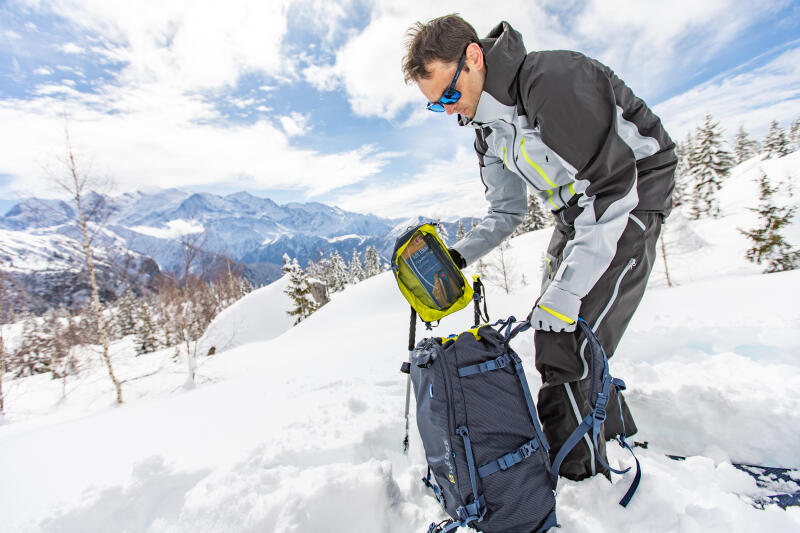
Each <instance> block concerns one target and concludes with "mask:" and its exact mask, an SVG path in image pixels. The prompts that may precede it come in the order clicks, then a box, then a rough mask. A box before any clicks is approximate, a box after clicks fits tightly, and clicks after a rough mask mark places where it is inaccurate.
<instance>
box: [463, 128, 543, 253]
mask: <svg viewBox="0 0 800 533" xmlns="http://www.w3.org/2000/svg"><path fill="white" fill-rule="evenodd" d="M476 133H477V139H476V140H475V150H476V152H477V153H478V159H479V162H480V172H481V180H482V181H483V184H484V186H485V187H486V200H487V201H488V202H489V214H488V215H487V216H486V217H484V219H483V220H481V222H480V224H478V225H477V226H475V227H474V228H473V229H472V231H470V232H469V233H467V235H466V236H464V238H463V239H461V240H460V241H458V242H457V243H456V244H454V245H453V248H454V249H455V250H456V251H457V252H458V253H460V254H461V257H463V258H464V261H465V262H466V263H467V264H468V265H469V264H471V263H473V262H475V261H477V260H478V259H480V258H481V257H483V256H484V255H486V254H487V253H489V252H490V251H491V250H492V249H494V248H495V247H496V246H498V245H499V244H500V243H501V242H503V240H504V239H505V238H506V237H508V236H509V235H511V234H512V233H513V232H514V230H515V229H516V228H517V226H519V225H520V224H521V223H522V220H523V219H524V218H525V212H526V211H527V209H528V196H527V190H526V188H525V182H523V181H522V180H521V179H520V178H519V176H517V175H516V174H514V173H513V172H511V171H510V170H508V169H506V168H505V166H504V165H503V161H502V160H501V159H500V158H498V157H494V156H491V155H489V154H487V150H486V146H485V143H484V142H483V138H482V133H483V132H482V131H481V130H478V131H477V132H476Z"/></svg>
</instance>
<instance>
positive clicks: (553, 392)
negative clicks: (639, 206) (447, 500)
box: [534, 204, 663, 480]
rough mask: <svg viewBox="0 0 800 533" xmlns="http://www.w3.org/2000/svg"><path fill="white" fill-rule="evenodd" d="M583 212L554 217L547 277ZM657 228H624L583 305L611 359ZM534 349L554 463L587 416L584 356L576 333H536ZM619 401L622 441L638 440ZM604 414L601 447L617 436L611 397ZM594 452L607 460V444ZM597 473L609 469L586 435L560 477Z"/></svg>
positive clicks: (648, 223)
mask: <svg viewBox="0 0 800 533" xmlns="http://www.w3.org/2000/svg"><path fill="white" fill-rule="evenodd" d="M581 210H582V208H581V207H579V206H578V205H577V204H575V205H572V206H567V207H565V208H563V209H561V210H560V211H559V212H557V213H556V216H555V219H556V227H555V230H554V232H553V236H552V238H551V240H550V244H549V246H548V249H547V253H548V260H549V261H550V263H551V265H550V266H551V268H550V269H548V268H545V272H546V274H545V275H548V274H547V272H550V271H552V272H556V270H557V269H558V266H559V265H560V263H561V259H562V256H563V252H564V247H565V246H566V244H567V242H569V240H570V239H572V238H573V237H574V235H575V228H574V226H573V223H574V221H575V218H577V216H578V215H579V214H580V212H581ZM662 221H663V216H662V215H661V213H656V212H644V211H640V212H637V211H634V212H633V213H631V215H630V216H629V218H628V225H627V227H626V228H625V231H624V232H623V234H622V236H621V237H620V239H619V242H618V243H617V251H616V254H615V256H614V259H613V260H612V261H611V264H610V265H609V267H608V269H607V270H606V271H605V272H604V273H603V275H602V276H601V277H600V279H599V280H598V281H597V283H596V284H595V285H594V287H593V288H592V290H591V291H590V292H589V294H587V295H586V296H585V297H584V298H583V299H582V300H581V311H580V312H581V316H582V317H583V318H584V320H586V322H587V323H588V324H589V325H590V326H591V327H592V329H593V330H594V332H595V333H596V334H597V336H598V338H599V339H600V342H602V343H603V347H604V348H605V351H606V354H607V355H608V357H609V358H610V357H612V356H613V355H614V351H615V350H616V348H617V345H618V344H619V341H620V339H621V338H622V334H623V333H624V332H625V328H626V327H627V326H628V323H629V322H630V319H631V317H632V316H633V313H634V311H636V308H637V307H638V305H639V302H640V301H641V300H642V296H643V295H644V290H645V287H646V286H647V279H648V278H649V276H650V272H651V270H652V268H653V262H654V260H655V256H656V242H657V240H658V236H659V234H660V232H661V224H662ZM534 346H535V348H536V368H537V370H538V371H539V373H540V374H541V376H542V382H543V383H542V387H541V389H540V390H539V401H538V411H539V417H540V418H541V421H542V427H543V429H544V433H545V436H546V437H547V440H548V441H549V443H550V449H551V453H552V456H551V459H552V458H553V457H555V454H556V453H557V452H558V450H559V449H560V448H561V445H562V444H563V443H564V441H565V440H566V439H567V437H569V435H570V434H571V433H572V431H573V430H574V429H575V428H576V427H578V425H579V424H580V422H581V421H582V420H583V418H584V417H585V416H586V415H587V414H588V413H590V412H591V407H590V405H589V399H588V395H589V380H588V379H587V378H588V376H589V368H588V361H589V360H590V359H589V354H588V349H589V348H588V346H587V345H586V343H585V336H584V335H583V333H582V332H581V330H580V328H576V331H575V332H573V333H566V332H562V333H553V332H549V331H536V332H535V334H534ZM612 375H613V372H612ZM620 396H621V395H620ZM620 399H621V402H620V403H621V405H622V411H623V412H622V415H623V418H624V423H625V433H626V435H628V436H630V435H632V434H634V433H635V432H636V430H637V429H636V424H635V423H634V421H633V417H632V416H631V413H630V410H629V409H628V406H627V404H626V403H625V399H624V398H620ZM607 413H608V416H607V418H606V421H605V423H604V433H605V438H606V439H611V438H613V437H615V436H616V435H618V434H620V433H621V432H622V426H621V422H620V413H619V405H618V402H617V398H616V395H612V397H611V398H609V402H608V408H607ZM598 446H599V447H600V453H601V454H602V455H603V459H604V460H606V457H605V442H604V441H603V442H601V441H600V440H598ZM598 472H600V473H606V469H605V468H604V467H603V466H602V465H601V464H600V462H599V461H598V460H597V457H596V452H595V450H594V446H593V444H592V442H591V435H587V436H586V438H584V439H582V440H581V441H580V442H578V444H577V445H576V446H575V448H573V450H572V452H570V454H569V455H567V457H566V459H565V460H564V462H563V464H562V465H561V471H560V473H561V475H563V476H565V477H567V478H569V479H575V480H578V479H584V478H586V477H589V476H592V475H594V474H596V473H598ZM606 475H607V473H606Z"/></svg>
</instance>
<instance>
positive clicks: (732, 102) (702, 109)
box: [654, 41, 800, 140]
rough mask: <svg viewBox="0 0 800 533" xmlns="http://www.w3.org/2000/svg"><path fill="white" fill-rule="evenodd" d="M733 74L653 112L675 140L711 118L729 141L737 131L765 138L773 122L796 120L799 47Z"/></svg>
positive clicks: (799, 109) (799, 88)
mask: <svg viewBox="0 0 800 533" xmlns="http://www.w3.org/2000/svg"><path fill="white" fill-rule="evenodd" d="M745 67H747V68H746V69H743V68H737V69H734V70H733V71H730V72H726V73H723V74H720V75H718V76H716V77H715V78H713V79H711V80H709V81H707V82H705V83H702V84H700V85H698V86H697V87H694V88H692V89H690V90H688V91H686V92H684V93H682V94H679V95H677V96H674V97H672V98H670V99H669V100H666V101H665V102H662V103H661V104H659V105H657V106H655V108H654V111H655V112H656V113H657V114H658V115H659V116H660V117H662V119H663V120H664V123H665V125H666V127H667V129H668V131H669V132H670V135H671V136H672V138H673V139H675V140H682V139H683V138H684V137H685V136H686V133H687V132H689V131H690V130H693V129H694V127H696V126H697V125H698V124H700V123H701V122H702V121H703V118H704V116H705V114H706V113H710V114H712V115H713V116H714V119H715V120H717V121H719V122H720V123H721V125H722V127H723V128H725V129H726V130H727V134H728V136H729V137H732V136H733V135H734V133H735V131H736V130H737V129H738V128H739V125H743V126H744V128H745V130H747V131H748V132H749V133H750V134H751V135H755V136H756V137H761V136H763V135H764V134H765V133H766V131H767V127H768V126H769V123H770V122H771V121H773V120H778V121H782V120H793V119H794V118H795V117H800V42H799V41H796V42H795V43H794V47H793V48H791V49H789V50H786V51H784V52H782V53H781V54H780V55H778V56H777V57H775V58H774V59H772V60H771V61H769V62H768V63H766V64H764V65H762V66H758V67H755V68H753V66H752V65H746V66H745Z"/></svg>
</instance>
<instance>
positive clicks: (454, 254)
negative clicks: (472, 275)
mask: <svg viewBox="0 0 800 533" xmlns="http://www.w3.org/2000/svg"><path fill="white" fill-rule="evenodd" d="M447 253H449V254H450V257H451V258H452V259H453V263H455V264H456V266H457V267H458V268H465V267H466V266H467V262H466V261H465V260H464V257H462V255H461V254H460V253H458V250H456V249H455V248H448V249H447Z"/></svg>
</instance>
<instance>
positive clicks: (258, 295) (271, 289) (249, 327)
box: [197, 276, 294, 354]
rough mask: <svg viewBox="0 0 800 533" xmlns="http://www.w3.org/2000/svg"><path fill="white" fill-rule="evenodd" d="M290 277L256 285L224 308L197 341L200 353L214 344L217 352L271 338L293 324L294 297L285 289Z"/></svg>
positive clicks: (206, 350) (204, 352)
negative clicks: (290, 312) (292, 299)
mask: <svg viewBox="0 0 800 533" xmlns="http://www.w3.org/2000/svg"><path fill="white" fill-rule="evenodd" d="M288 286H289V277H288V276H283V277H282V278H280V279H278V280H277V281H275V282H273V283H271V284H269V285H267V286H266V287H262V288H260V289H257V290H255V291H253V292H251V293H250V294H248V295H247V296H245V297H244V298H242V299H241V300H238V301H237V302H235V303H234V304H233V305H231V306H230V307H228V308H227V309H225V310H223V311H222V312H221V313H220V314H219V315H217V316H216V317H215V318H214V320H213V321H212V322H211V324H209V326H208V328H207V329H206V332H205V333H204V334H203V337H202V338H201V339H200V341H199V343H198V351H197V353H201V354H206V353H208V350H209V349H210V348H211V347H214V348H215V349H216V351H217V352H222V351H225V350H229V349H231V348H234V347H236V346H241V345H242V344H247V343H250V342H256V341H268V340H270V339H272V338H275V337H277V336H278V335H280V334H282V333H283V332H285V331H286V330H288V329H289V328H291V327H292V324H293V323H294V317H290V316H289V315H287V314H286V312H287V311H289V310H290V309H292V307H293V306H292V302H291V299H290V298H289V297H288V296H287V295H286V294H285V293H284V292H283V291H284V290H286V287H288Z"/></svg>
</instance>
